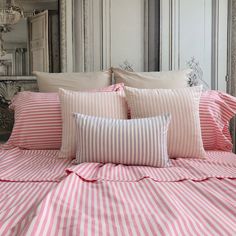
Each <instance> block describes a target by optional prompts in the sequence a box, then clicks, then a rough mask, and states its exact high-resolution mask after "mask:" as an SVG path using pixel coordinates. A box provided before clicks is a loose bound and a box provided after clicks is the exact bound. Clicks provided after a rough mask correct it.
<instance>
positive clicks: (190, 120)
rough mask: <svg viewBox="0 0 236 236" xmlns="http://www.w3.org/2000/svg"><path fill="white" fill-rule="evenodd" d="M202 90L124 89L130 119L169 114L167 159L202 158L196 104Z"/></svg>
mask: <svg viewBox="0 0 236 236" xmlns="http://www.w3.org/2000/svg"><path fill="white" fill-rule="evenodd" d="M201 92H202V87H200V86H199V87H191V88H182V89H136V88H131V87H125V94H126V98H127V102H128V106H129V107H130V111H131V118H134V119H137V118H145V117H152V116H159V115H162V114H170V115H171V122H170V127H169V131H168V154H169V155H170V157H171V158H181V157H184V158H204V157H205V155H206V153H205V150H204V148H203V142H202V136H201V126H200V118H199V102H200V97H201Z"/></svg>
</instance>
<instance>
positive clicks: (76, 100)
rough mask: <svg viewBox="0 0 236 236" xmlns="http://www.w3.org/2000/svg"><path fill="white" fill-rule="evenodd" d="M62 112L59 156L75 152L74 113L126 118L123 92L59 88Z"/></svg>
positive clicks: (63, 156) (73, 154)
mask: <svg viewBox="0 0 236 236" xmlns="http://www.w3.org/2000/svg"><path fill="white" fill-rule="evenodd" d="M59 98H60V102H61V114H62V145H61V152H60V157H61V158H74V157H75V154H76V135H75V134H76V125H75V120H74V117H73V114H74V113H81V114H85V115H91V116H98V117H104V118H113V119H127V113H128V112H127V104H126V99H125V95H124V92H123V91H121V92H75V91H69V90H64V89H59Z"/></svg>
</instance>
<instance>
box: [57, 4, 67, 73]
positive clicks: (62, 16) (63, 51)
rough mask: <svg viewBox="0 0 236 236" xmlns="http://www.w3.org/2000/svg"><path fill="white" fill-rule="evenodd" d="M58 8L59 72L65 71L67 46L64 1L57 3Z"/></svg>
mask: <svg viewBox="0 0 236 236" xmlns="http://www.w3.org/2000/svg"><path fill="white" fill-rule="evenodd" d="M59 5H60V6H59V7H60V61H61V71H62V72H66V71H67V45H66V34H67V30H66V0H60V1H59Z"/></svg>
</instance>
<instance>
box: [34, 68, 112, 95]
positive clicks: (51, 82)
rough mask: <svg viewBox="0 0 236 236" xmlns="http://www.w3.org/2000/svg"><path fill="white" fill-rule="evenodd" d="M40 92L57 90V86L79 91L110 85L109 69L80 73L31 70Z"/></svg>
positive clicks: (110, 75)
mask: <svg viewBox="0 0 236 236" xmlns="http://www.w3.org/2000/svg"><path fill="white" fill-rule="evenodd" d="M33 73H34V74H35V75H36V77H37V82H38V86H39V91H40V92H58V89H59V88H64V89H69V90H74V91H81V90H91V89H99V88H104V87H107V86H109V85H111V80H112V74H111V71H110V70H109V71H101V72H86V73H85V72H81V73H46V72H37V71H35V72H33Z"/></svg>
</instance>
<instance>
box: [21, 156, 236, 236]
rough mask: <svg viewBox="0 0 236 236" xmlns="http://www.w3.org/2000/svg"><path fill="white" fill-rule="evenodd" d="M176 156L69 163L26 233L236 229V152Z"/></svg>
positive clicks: (176, 232) (234, 232)
mask: <svg viewBox="0 0 236 236" xmlns="http://www.w3.org/2000/svg"><path fill="white" fill-rule="evenodd" d="M172 162H173V167H170V168H163V169H160V168H152V167H127V166H122V165H112V164H105V165H103V164H95V163H90V164H82V165H79V166H75V167H72V168H68V169H67V172H68V174H69V176H68V177H67V178H65V179H64V180H63V181H62V182H61V183H60V184H59V185H58V186H57V187H56V188H54V189H53V190H52V191H51V192H50V193H49V194H48V195H47V197H45V198H44V200H43V201H42V203H41V204H40V205H39V207H38V209H37V210H36V215H35V217H34V218H33V220H32V222H31V223H30V225H29V226H28V227H26V228H25V229H24V230H23V231H22V234H21V235H44V236H47V235H50V236H51V235H52V236H53V235H63V236H64V235H173V236H176V235H236V221H235V216H236V155H234V154H232V153H226V152H207V160H206V161H203V160H186V159H184V160H183V159H177V160H173V161H172Z"/></svg>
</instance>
